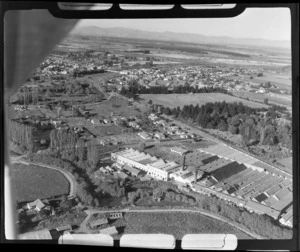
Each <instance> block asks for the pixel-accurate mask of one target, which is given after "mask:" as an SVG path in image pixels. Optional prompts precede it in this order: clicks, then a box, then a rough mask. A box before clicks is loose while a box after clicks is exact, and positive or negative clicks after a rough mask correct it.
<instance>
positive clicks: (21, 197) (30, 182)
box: [12, 164, 69, 202]
mask: <svg viewBox="0 0 300 252" xmlns="http://www.w3.org/2000/svg"><path fill="white" fill-rule="evenodd" d="M12 169H13V181H14V184H15V185H16V200H17V201H18V202H27V201H32V200H36V199H38V198H39V199H45V198H50V197H53V196H58V195H63V194H68V193H69V181H68V180H67V179H66V178H65V177H64V175H63V174H61V173H60V172H58V171H55V170H52V169H48V168H44V167H41V166H37V165H25V164H14V165H13V166H12Z"/></svg>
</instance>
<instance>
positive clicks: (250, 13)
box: [77, 8, 291, 40]
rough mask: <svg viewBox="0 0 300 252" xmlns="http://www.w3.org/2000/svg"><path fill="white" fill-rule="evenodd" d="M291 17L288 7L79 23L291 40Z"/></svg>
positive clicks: (91, 20) (82, 22)
mask: <svg viewBox="0 0 300 252" xmlns="http://www.w3.org/2000/svg"><path fill="white" fill-rule="evenodd" d="M290 22H291V16H290V10H289V9H288V8H261V9H258V8H256V9H246V10H245V11H244V12H243V13H242V14H240V15H239V16H238V17H234V18H222V19H209V18H203V19H140V20H138V22H137V20H133V19H131V20H130V19H118V20H116V19H102V20H101V19H99V20H93V19H90V20H89V19H86V20H81V21H79V23H78V24H77V26H78V27H80V26H90V25H94V26H100V27H103V28H112V27H126V28H132V29H138V30H146V31H158V32H164V31H171V32H188V33H200V34H203V35H208V36H229V37H235V38H258V39H271V40H290V37H291V23H290Z"/></svg>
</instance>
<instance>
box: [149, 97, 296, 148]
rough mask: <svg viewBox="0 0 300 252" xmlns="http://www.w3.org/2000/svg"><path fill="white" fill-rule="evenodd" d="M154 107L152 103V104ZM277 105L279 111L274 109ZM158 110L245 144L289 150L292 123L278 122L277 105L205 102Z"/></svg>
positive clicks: (290, 146)
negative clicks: (236, 137)
mask: <svg viewBox="0 0 300 252" xmlns="http://www.w3.org/2000/svg"><path fill="white" fill-rule="evenodd" d="M153 108H156V106H153ZM278 108H279V111H277V109H278ZM160 111H161V112H162V113H164V114H166V115H172V116H174V117H175V118H182V119H185V120H189V121H190V122H194V123H196V124H198V125H199V126H201V127H202V128H204V129H218V130H221V131H229V132H231V133H232V134H241V135H242V137H243V141H244V143H245V145H255V144H258V143H260V144H263V145H276V144H278V143H282V144H283V145H285V146H286V147H287V148H289V149H292V124H291V121H289V120H284V119H283V120H282V121H283V123H282V122H281V123H279V120H278V119H277V117H280V116H281V114H280V112H281V111H282V108H281V107H278V106H276V105H275V106H273V105H272V106H270V107H269V108H268V109H267V108H251V107H248V106H245V105H243V104H242V103H241V102H239V103H237V102H234V103H227V102H225V101H223V102H215V103H206V104H204V105H202V106H199V105H198V104H197V105H184V106H183V107H182V108H180V107H179V106H178V107H177V108H173V109H170V108H168V107H163V106H161V107H160Z"/></svg>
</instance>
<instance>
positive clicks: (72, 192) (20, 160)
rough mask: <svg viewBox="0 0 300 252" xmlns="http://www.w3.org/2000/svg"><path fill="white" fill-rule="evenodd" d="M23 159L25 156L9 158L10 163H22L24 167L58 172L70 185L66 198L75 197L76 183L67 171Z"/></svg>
mask: <svg viewBox="0 0 300 252" xmlns="http://www.w3.org/2000/svg"><path fill="white" fill-rule="evenodd" d="M24 157H25V155H23V156H17V157H11V163H22V164H25V165H30V164H33V165H38V166H41V167H45V168H48V169H52V170H56V171H59V172H60V173H62V174H63V175H64V176H65V177H66V178H67V179H68V181H69V183H70V191H69V196H68V197H69V198H74V197H76V190H77V182H76V180H75V178H74V176H73V174H71V173H70V172H68V171H66V170H64V169H62V168H60V167H57V166H52V165H47V164H43V163H39V162H31V161H25V160H24Z"/></svg>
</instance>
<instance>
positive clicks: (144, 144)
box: [138, 141, 146, 151]
mask: <svg viewBox="0 0 300 252" xmlns="http://www.w3.org/2000/svg"><path fill="white" fill-rule="evenodd" d="M145 148H146V143H145V142H144V141H141V142H140V143H139V147H138V149H139V151H144V150H145Z"/></svg>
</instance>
